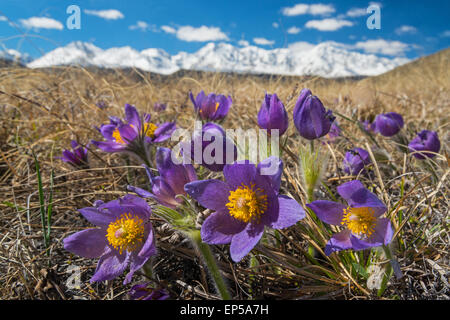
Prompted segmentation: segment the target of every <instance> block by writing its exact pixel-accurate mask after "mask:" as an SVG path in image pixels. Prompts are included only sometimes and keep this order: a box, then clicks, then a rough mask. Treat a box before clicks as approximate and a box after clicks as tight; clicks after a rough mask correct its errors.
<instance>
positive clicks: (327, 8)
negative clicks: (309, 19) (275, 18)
mask: <svg viewBox="0 0 450 320" xmlns="http://www.w3.org/2000/svg"><path fill="white" fill-rule="evenodd" d="M335 11H336V9H334V7H333V6H332V5H331V4H321V3H317V4H305V3H298V4H296V5H295V6H293V7H285V8H283V9H282V10H281V12H282V13H283V15H285V16H290V17H292V16H298V15H302V14H310V15H313V16H317V15H320V16H323V15H328V14H331V13H334V12H335Z"/></svg>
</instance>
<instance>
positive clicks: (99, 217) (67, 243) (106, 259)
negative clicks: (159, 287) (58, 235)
mask: <svg viewBox="0 0 450 320" xmlns="http://www.w3.org/2000/svg"><path fill="white" fill-rule="evenodd" d="M79 211H80V213H81V214H82V215H83V217H85V218H86V219H87V220H88V221H89V222H91V223H92V224H94V225H95V226H96V227H97V228H91V229H86V230H83V231H80V232H77V233H75V234H72V235H70V236H69V237H67V238H65V239H64V248H65V249H66V250H68V251H70V252H72V253H74V254H76V255H79V256H82V257H85V258H91V259H93V258H100V259H99V261H98V264H97V269H96V270H95V274H94V276H93V277H92V278H91V282H95V281H104V280H111V279H114V278H116V277H118V276H119V275H120V274H122V273H123V272H124V271H125V269H126V268H127V267H128V265H129V266H130V271H129V273H128V274H127V276H126V277H125V280H124V284H127V283H129V282H130V281H131V278H132V277H133V274H134V273H135V272H136V271H137V270H139V269H140V268H141V267H142V266H144V264H145V263H146V262H147V260H148V259H149V258H150V257H151V256H153V255H155V254H156V247H155V241H154V237H153V228H152V224H151V222H150V214H151V211H150V207H149V205H148V204H147V203H146V202H145V200H143V199H141V198H139V197H136V196H133V195H126V196H124V197H122V198H119V199H117V200H113V201H110V202H107V203H103V202H102V201H96V202H95V206H94V207H88V208H83V209H79Z"/></svg>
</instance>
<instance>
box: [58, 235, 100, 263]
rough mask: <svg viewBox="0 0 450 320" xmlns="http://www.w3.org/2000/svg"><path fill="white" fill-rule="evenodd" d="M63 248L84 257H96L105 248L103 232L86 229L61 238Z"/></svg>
mask: <svg viewBox="0 0 450 320" xmlns="http://www.w3.org/2000/svg"><path fill="white" fill-rule="evenodd" d="M63 242H64V249H66V250H67V251H70V252H72V253H74V254H76V255H78V256H80V257H84V258H89V259H93V258H98V257H100V256H101V255H102V254H103V253H104V252H105V250H106V249H107V240H106V235H105V232H104V231H102V230H100V229H87V230H83V231H80V232H77V233H74V234H72V235H70V236H68V237H67V238H65V239H64V240H63Z"/></svg>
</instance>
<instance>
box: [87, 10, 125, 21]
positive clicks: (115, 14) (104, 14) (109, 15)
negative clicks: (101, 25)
mask: <svg viewBox="0 0 450 320" xmlns="http://www.w3.org/2000/svg"><path fill="white" fill-rule="evenodd" d="M84 13H86V14H90V15H93V16H97V17H100V18H102V19H106V20H117V19H123V18H124V17H125V16H124V15H123V13H122V12H120V11H119V10H116V9H108V10H87V9H86V10H84Z"/></svg>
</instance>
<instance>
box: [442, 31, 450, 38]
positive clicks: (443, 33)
mask: <svg viewBox="0 0 450 320" xmlns="http://www.w3.org/2000/svg"><path fill="white" fill-rule="evenodd" d="M441 37H450V30H445V31H444V32H442V33H441Z"/></svg>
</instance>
